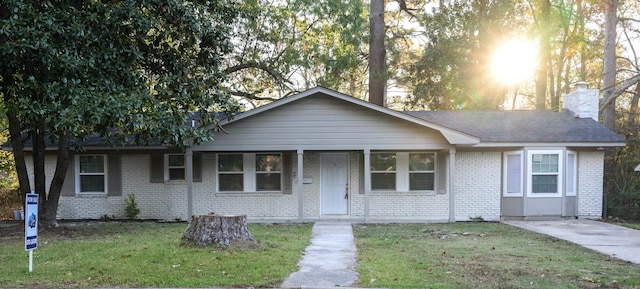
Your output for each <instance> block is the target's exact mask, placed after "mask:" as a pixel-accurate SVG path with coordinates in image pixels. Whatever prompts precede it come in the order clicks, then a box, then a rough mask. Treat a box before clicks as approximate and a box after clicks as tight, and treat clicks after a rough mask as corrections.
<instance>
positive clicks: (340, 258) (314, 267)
mask: <svg viewBox="0 0 640 289" xmlns="http://www.w3.org/2000/svg"><path fill="white" fill-rule="evenodd" d="M356 255H357V252H356V245H355V241H354V238H353V230H352V227H351V223H350V222H338V221H336V222H331V221H327V222H317V223H315V224H314V225H313V231H312V237H311V245H309V246H308V247H307V248H306V250H305V252H304V256H303V257H302V260H300V261H299V262H298V266H299V267H300V270H299V271H297V272H295V273H293V274H291V275H290V276H289V277H288V278H287V279H286V280H285V281H284V283H282V288H335V287H348V286H351V285H353V284H355V283H357V282H358V273H357V272H356V269H357V260H356Z"/></svg>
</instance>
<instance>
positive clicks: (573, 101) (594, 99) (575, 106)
mask: <svg viewBox="0 0 640 289" xmlns="http://www.w3.org/2000/svg"><path fill="white" fill-rule="evenodd" d="M588 86H589V83H588V82H578V83H576V90H574V91H572V92H570V93H569V94H567V95H565V96H564V99H563V101H562V110H567V111H570V112H571V113H572V114H573V115H574V116H576V117H579V118H592V119H593V120H595V121H596V122H597V121H598V111H599V100H598V96H599V94H600V92H599V91H598V90H597V89H588V88H587V87H588Z"/></svg>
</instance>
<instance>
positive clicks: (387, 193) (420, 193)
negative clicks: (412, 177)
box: [371, 191, 436, 196]
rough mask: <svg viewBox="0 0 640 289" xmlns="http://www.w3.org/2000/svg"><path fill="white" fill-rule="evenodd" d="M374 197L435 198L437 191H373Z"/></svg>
mask: <svg viewBox="0 0 640 289" xmlns="http://www.w3.org/2000/svg"><path fill="white" fill-rule="evenodd" d="M371 195H373V196H435V195H436V192H435V191H371Z"/></svg>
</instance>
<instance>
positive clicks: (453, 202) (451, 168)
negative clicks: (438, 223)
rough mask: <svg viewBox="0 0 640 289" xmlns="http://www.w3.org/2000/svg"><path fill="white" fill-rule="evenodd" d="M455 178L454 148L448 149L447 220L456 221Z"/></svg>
mask: <svg viewBox="0 0 640 289" xmlns="http://www.w3.org/2000/svg"><path fill="white" fill-rule="evenodd" d="M455 178H456V148H455V147H452V148H450V149H449V178H448V181H449V222H451V223H453V222H455V221H456V196H455V194H456V190H455V184H454V183H455Z"/></svg>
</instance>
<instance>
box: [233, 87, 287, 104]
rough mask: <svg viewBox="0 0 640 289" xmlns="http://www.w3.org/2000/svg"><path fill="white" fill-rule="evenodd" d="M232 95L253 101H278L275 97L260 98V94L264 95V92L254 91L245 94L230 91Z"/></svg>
mask: <svg viewBox="0 0 640 289" xmlns="http://www.w3.org/2000/svg"><path fill="white" fill-rule="evenodd" d="M229 93H231V94H232V95H235V96H239V97H243V98H246V99H251V100H266V101H276V100H278V98H273V97H261V96H258V94H259V93H262V90H258V91H254V92H244V91H235V90H232V91H229Z"/></svg>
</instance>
